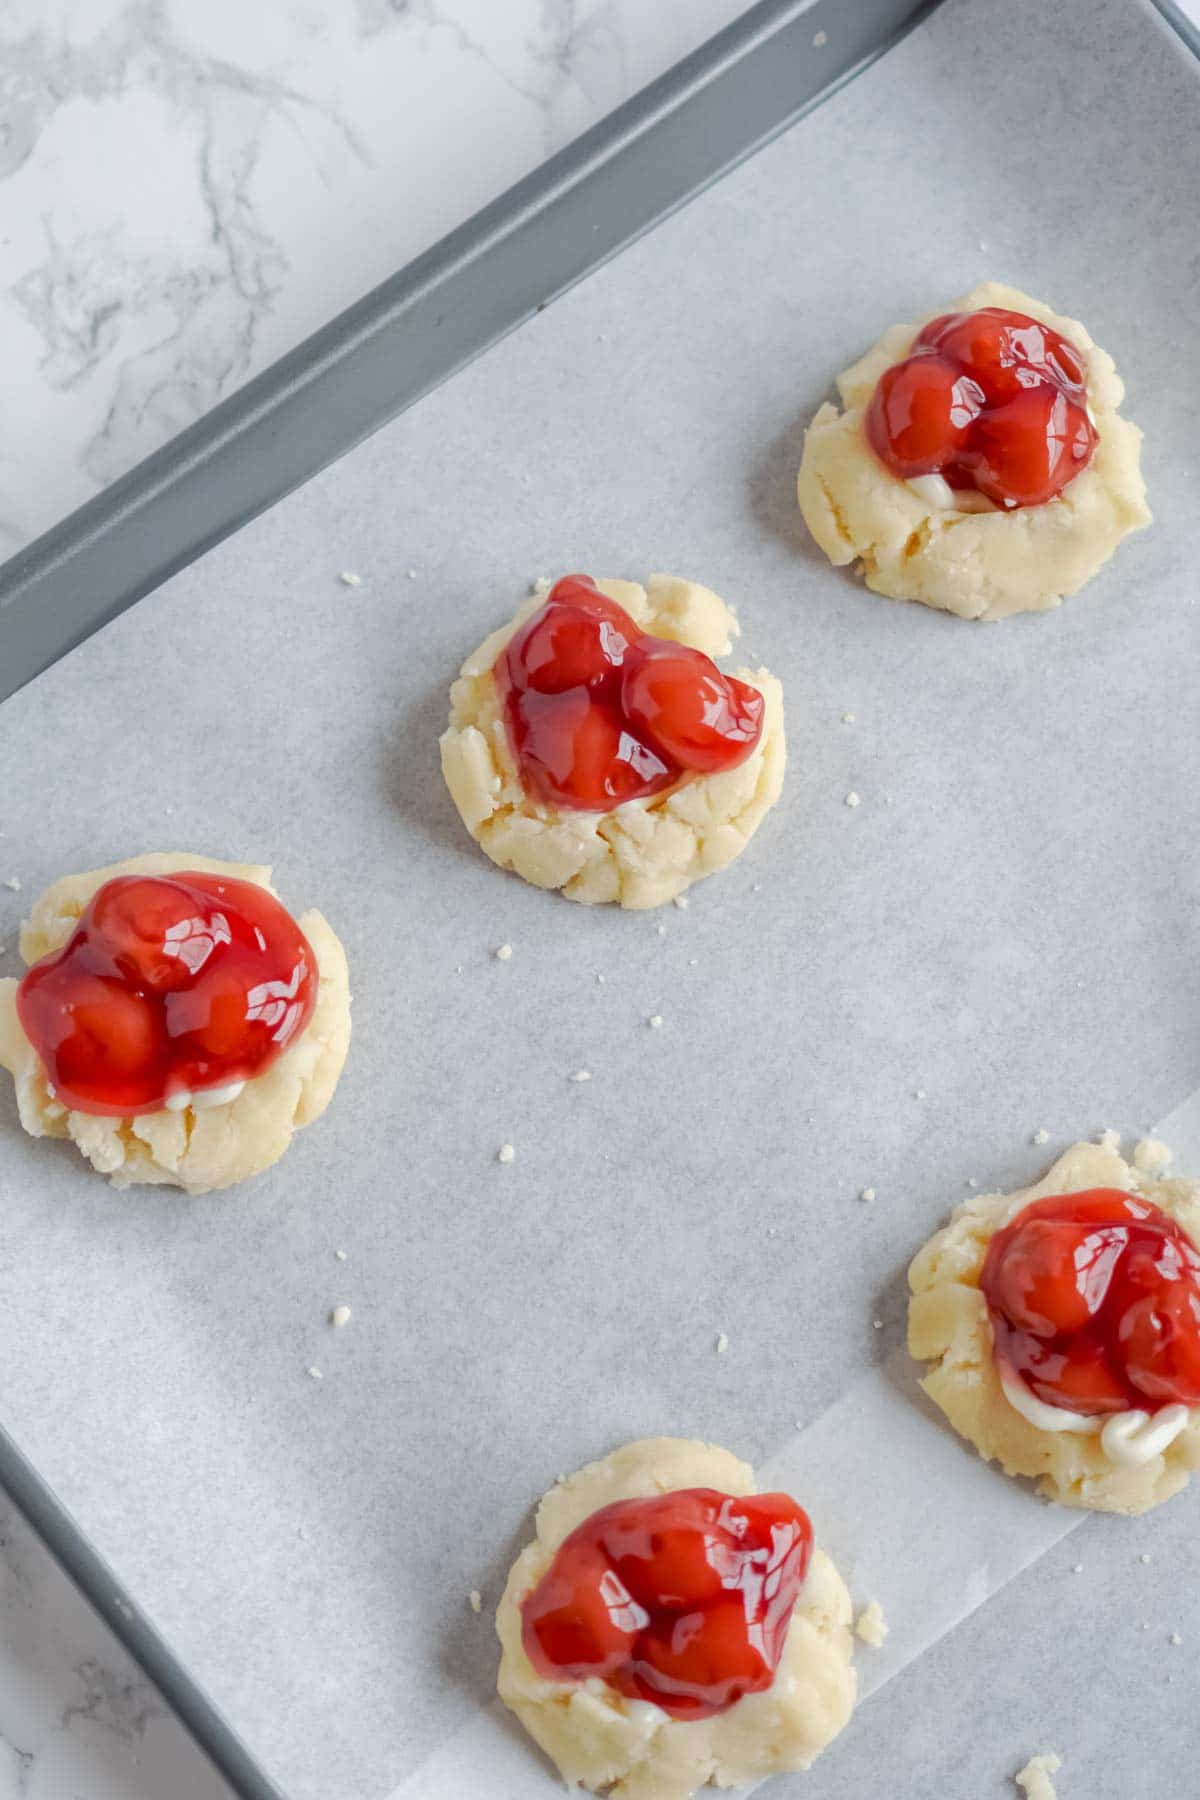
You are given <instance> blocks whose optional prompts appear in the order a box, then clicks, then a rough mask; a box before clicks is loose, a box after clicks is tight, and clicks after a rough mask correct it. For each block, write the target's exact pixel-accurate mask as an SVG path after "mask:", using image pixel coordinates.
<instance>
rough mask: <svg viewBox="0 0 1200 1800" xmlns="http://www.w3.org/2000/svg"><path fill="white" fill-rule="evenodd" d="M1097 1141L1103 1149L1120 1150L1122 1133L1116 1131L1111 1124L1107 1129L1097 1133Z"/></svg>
mask: <svg viewBox="0 0 1200 1800" xmlns="http://www.w3.org/2000/svg"><path fill="white" fill-rule="evenodd" d="M1096 1142H1097V1143H1098V1144H1099V1146H1100V1148H1101V1149H1102V1150H1119V1149H1120V1148H1121V1134H1120V1132H1119V1131H1114V1130H1113V1129H1112V1127H1111V1126H1109V1127H1108V1129H1107V1130H1105V1131H1101V1132H1098V1133H1097V1135H1096Z"/></svg>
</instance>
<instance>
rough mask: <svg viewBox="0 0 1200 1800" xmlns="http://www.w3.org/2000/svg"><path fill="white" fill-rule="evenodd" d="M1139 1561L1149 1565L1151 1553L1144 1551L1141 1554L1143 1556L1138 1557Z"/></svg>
mask: <svg viewBox="0 0 1200 1800" xmlns="http://www.w3.org/2000/svg"><path fill="white" fill-rule="evenodd" d="M1138 1561H1139V1562H1140V1563H1148V1562H1149V1561H1150V1553H1149V1551H1147V1550H1143V1551H1142V1554H1141V1555H1140V1556H1139V1557H1138Z"/></svg>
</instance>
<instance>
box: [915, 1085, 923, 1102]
mask: <svg viewBox="0 0 1200 1800" xmlns="http://www.w3.org/2000/svg"><path fill="white" fill-rule="evenodd" d="M924 1098H925V1089H924V1088H916V1089H914V1091H913V1099H914V1100H924Z"/></svg>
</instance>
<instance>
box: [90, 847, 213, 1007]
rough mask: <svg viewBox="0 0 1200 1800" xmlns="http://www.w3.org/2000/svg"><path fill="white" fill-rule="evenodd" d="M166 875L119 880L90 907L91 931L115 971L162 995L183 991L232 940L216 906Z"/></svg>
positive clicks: (104, 888)
mask: <svg viewBox="0 0 1200 1800" xmlns="http://www.w3.org/2000/svg"><path fill="white" fill-rule="evenodd" d="M197 899H198V896H197V894H196V891H195V889H194V888H188V887H187V886H185V885H184V884H183V883H181V882H178V881H172V880H171V879H170V877H161V876H156V877H150V876H139V875H124V876H117V877H115V878H114V879H113V880H112V881H107V882H105V884H104V886H103V887H102V888H101V889H100V891H99V893H98V894H97V895H96V896H95V899H94V900H93V903H92V913H91V917H92V929H93V931H94V932H95V934H96V935H97V937H98V938H100V939H102V940H103V942H104V945H105V947H106V950H107V952H108V954H109V955H110V957H111V959H112V964H113V969H114V972H115V973H118V974H120V975H121V976H122V977H123V978H124V979H126V980H130V981H136V982H138V983H139V984H141V985H142V986H144V987H151V988H155V989H157V990H158V991H160V992H165V991H167V990H169V989H171V988H181V987H186V986H187V984H188V982H189V981H191V980H192V979H193V977H194V976H195V975H196V974H197V973H198V972H199V970H200V969H202V968H203V967H204V964H205V963H206V962H207V961H208V958H209V957H210V956H211V955H212V953H213V951H214V950H215V949H216V947H217V946H218V945H219V944H228V943H229V942H230V931H229V923H228V921H227V920H226V919H225V918H224V916H223V915H222V913H221V911H220V908H219V907H211V906H209V905H207V904H206V905H203V906H200V905H198V904H197Z"/></svg>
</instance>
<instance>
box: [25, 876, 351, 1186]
mask: <svg viewBox="0 0 1200 1800" xmlns="http://www.w3.org/2000/svg"><path fill="white" fill-rule="evenodd" d="M184 869H195V870H196V871H197V872H198V873H201V874H206V875H229V876H233V877H235V878H236V879H237V880H239V881H252V882H255V883H256V884H257V885H258V886H259V887H263V888H266V889H267V890H268V892H270V893H274V892H275V890H274V888H272V886H271V871H270V869H269V868H263V867H260V866H259V865H257V864H248V863H228V862H217V861H216V860H215V859H214V858H213V857H211V856H186V855H182V854H176V853H174V852H155V853H153V854H150V855H148V856H133V857H130V858H129V860H128V861H127V862H120V863H113V864H112V865H111V866H110V867H109V868H106V869H89V870H88V871H87V872H86V874H83V875H64V876H63V878H62V879H61V880H60V881H56V882H55V883H54V885H53V886H52V887H49V888H47V889H46V892H45V893H44V894H42V895H41V897H40V898H39V899H38V900H37V901H36V902H35V903H34V907H33V911H32V913H31V915H30V917H29V919H28V920H27V921H26V923H25V924H24V925H23V926H22V927H21V955H22V957H23V958H24V960H25V962H26V963H27V964H29V963H35V962H37V961H38V960H39V959H40V958H41V957H43V956H47V955H48V954H49V953H50V951H52V950H57V949H59V948H60V947H61V945H63V944H65V943H66V941H67V939H68V938H69V937H70V935H71V933H72V932H73V931H74V929H75V925H76V922H77V920H78V919H79V916H80V914H81V913H82V912H83V910H84V908H85V907H86V906H87V904H88V902H89V900H90V899H91V898H92V895H93V894H94V893H95V892H96V890H97V888H99V887H102V886H103V885H104V883H105V882H106V881H111V880H112V879H113V877H114V876H117V875H172V874H178V873H179V872H180V871H182V870H184ZM298 922H299V925H300V929H301V931H303V933H304V935H305V937H306V938H307V939H308V941H309V943H310V944H311V945H312V948H313V953H314V955H315V956H316V959H317V968H318V973H319V977H320V980H319V985H318V989H317V1001H316V1006H315V1008H314V1010H313V1015H312V1018H311V1019H310V1020H309V1022H308V1024H307V1026H306V1027H305V1029H304V1031H303V1032H302V1033H301V1035H300V1036H299V1037H298V1038H297V1039H296V1041H295V1043H294V1044H292V1045H291V1046H290V1048H289V1049H287V1050H285V1052H284V1053H283V1055H282V1056H281V1057H280V1058H279V1060H278V1061H277V1062H274V1063H272V1064H271V1066H270V1068H268V1069H267V1070H265V1071H264V1073H263V1074H261V1075H256V1076H255V1077H254V1078H253V1080H251V1081H248V1082H247V1083H246V1085H245V1087H244V1088H243V1089H242V1091H241V1093H240V1094H238V1096H237V1098H236V1099H234V1100H228V1101H226V1102H224V1104H222V1105H219V1106H208V1107H201V1108H196V1109H193V1108H192V1107H190V1106H189V1107H186V1108H184V1109H183V1110H182V1111H179V1112H174V1111H169V1110H168V1109H166V1108H162V1109H160V1110H159V1111H158V1112H152V1113H140V1114H139V1115H138V1116H137V1117H136V1118H129V1119H120V1118H107V1117H102V1116H100V1115H99V1114H96V1113H83V1112H69V1111H68V1110H67V1109H66V1108H65V1107H64V1106H63V1105H61V1103H60V1102H59V1101H57V1100H56V1099H54V1098H53V1096H52V1095H51V1094H50V1092H49V1088H48V1085H47V1081H46V1071H45V1069H44V1068H43V1067H42V1063H41V1060H40V1059H39V1057H38V1054H37V1052H36V1051H35V1049H34V1048H33V1045H32V1044H31V1043H30V1042H29V1039H28V1038H27V1037H26V1036H25V1033H24V1031H23V1030H22V1029H21V1022H20V1019H19V1017H18V1015H17V986H18V984H17V982H16V981H13V980H11V979H9V980H3V981H0V1066H2V1067H4V1068H6V1069H7V1070H8V1071H9V1073H10V1074H11V1075H12V1077H13V1080H14V1082H15V1084H16V1090H17V1107H18V1111H19V1113H20V1118H21V1123H22V1125H23V1126H24V1127H25V1129H26V1131H27V1132H29V1134H30V1135H31V1136H32V1137H55V1138H70V1139H71V1140H72V1142H73V1143H74V1144H75V1145H77V1147H78V1148H79V1150H80V1151H81V1152H82V1154H83V1155H84V1156H85V1157H86V1158H87V1159H88V1161H89V1162H90V1163H91V1164H92V1166H93V1168H96V1169H98V1170H99V1171H100V1173H101V1174H103V1175H107V1176H109V1177H110V1178H111V1180H112V1184H113V1186H114V1187H122V1188H123V1187H129V1186H131V1185H132V1184H133V1183H135V1182H153V1183H163V1184H167V1185H169V1186H173V1187H181V1188H186V1189H187V1191H188V1193H190V1194H204V1193H208V1192H209V1191H210V1190H212V1189H215V1188H227V1187H232V1186H233V1185H234V1183H235V1182H238V1181H245V1180H246V1179H247V1177H248V1176H250V1175H258V1174H260V1173H261V1172H262V1170H263V1169H267V1168H270V1166H271V1164H272V1163H273V1162H277V1161H278V1160H279V1158H280V1157H281V1156H282V1155H283V1153H284V1151H285V1150H286V1149H287V1147H288V1145H289V1144H290V1143H291V1141H292V1136H293V1134H294V1132H295V1131H296V1129H297V1128H298V1127H299V1126H301V1125H308V1124H311V1122H312V1121H313V1120H314V1119H316V1118H319V1117H320V1115H321V1114H322V1113H323V1112H324V1111H325V1108H326V1107H327V1106H328V1105H329V1102H330V1100H331V1098H332V1097H333V1090H334V1088H335V1087H336V1086H337V1083H338V1077H339V1075H340V1074H341V1072H342V1064H343V1063H344V1062H345V1060H346V1051H347V1049H348V1048H349V1044H350V977H349V971H348V970H347V967H346V953H345V951H344V950H343V949H342V946H341V944H340V942H339V941H338V938H337V937H336V935H335V934H334V932H333V930H332V929H331V927H330V926H329V925H328V923H327V922H326V920H325V919H324V918H322V916H321V914H320V913H319V912H306V913H303V914H301V915H300V918H299V921H298Z"/></svg>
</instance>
